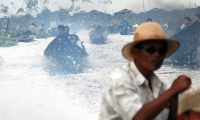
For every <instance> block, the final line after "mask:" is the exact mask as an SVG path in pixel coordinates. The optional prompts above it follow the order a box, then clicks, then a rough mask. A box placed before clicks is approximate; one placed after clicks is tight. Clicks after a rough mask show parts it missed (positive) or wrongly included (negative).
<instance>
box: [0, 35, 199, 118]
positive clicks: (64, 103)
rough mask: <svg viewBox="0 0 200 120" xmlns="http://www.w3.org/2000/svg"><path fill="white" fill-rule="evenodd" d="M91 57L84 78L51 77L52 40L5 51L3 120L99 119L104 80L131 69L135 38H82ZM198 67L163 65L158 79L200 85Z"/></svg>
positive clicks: (0, 82)
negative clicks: (48, 53)
mask: <svg viewBox="0 0 200 120" xmlns="http://www.w3.org/2000/svg"><path fill="white" fill-rule="evenodd" d="M77 34H78V35H79V37H80V38H81V40H82V41H84V45H85V47H86V49H87V52H88V53H89V57H88V60H89V67H88V68H87V69H85V71H84V72H83V73H80V74H68V75H50V74H49V73H48V72H47V71H46V69H45V68H46V63H47V60H46V59H45V57H44V56H43V52H44V49H45V48H46V46H47V45H48V44H49V43H50V42H51V40H52V39H53V38H48V39H36V40H35V41H33V42H29V43H19V45H18V46H14V47H1V48H0V54H1V55H2V56H3V58H4V60H5V63H4V67H3V69H2V70H1V71H0V95H1V97H0V120H77V119H82V120H97V119H98V111H99V105H100V100H101V91H102V88H103V85H104V82H105V80H107V79H108V77H109V74H110V73H111V72H113V70H115V69H116V68H119V67H121V66H123V65H125V64H126V62H127V61H126V60H124V59H123V58H122V56H121V48H122V46H123V45H124V44H126V43H127V42H130V41H132V38H133V36H132V35H127V36H121V35H118V34H116V35H110V36H109V37H108V41H107V44H103V45H95V44H90V41H89V37H88V31H81V32H79V33H77ZM198 72H199V68H195V69H194V68H186V67H175V66H169V65H164V66H163V67H162V68H161V69H160V70H159V71H157V73H158V75H159V77H160V78H161V79H162V80H164V81H166V82H167V83H168V86H170V85H171V83H172V81H173V79H175V78H176V77H177V76H178V75H180V74H186V75H188V76H190V77H191V78H192V80H193V85H199V82H200V80H199V76H200V75H199V74H198Z"/></svg>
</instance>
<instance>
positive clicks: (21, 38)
mask: <svg viewBox="0 0 200 120" xmlns="http://www.w3.org/2000/svg"><path fill="white" fill-rule="evenodd" d="M10 38H11V40H13V41H16V42H31V41H33V40H34V39H35V38H36V35H32V34H31V32H30V31H27V32H24V33H22V34H17V35H13V36H10Z"/></svg>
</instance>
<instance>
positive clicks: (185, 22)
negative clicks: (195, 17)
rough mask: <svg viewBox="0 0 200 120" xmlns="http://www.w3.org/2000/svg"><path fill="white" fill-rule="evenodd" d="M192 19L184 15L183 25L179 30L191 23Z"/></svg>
mask: <svg viewBox="0 0 200 120" xmlns="http://www.w3.org/2000/svg"><path fill="white" fill-rule="evenodd" d="M191 21H192V19H191V18H190V17H185V18H184V20H183V25H181V27H180V29H179V30H182V29H183V28H185V27H187V26H188V25H189V24H190V23H191Z"/></svg>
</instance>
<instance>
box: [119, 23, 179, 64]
mask: <svg viewBox="0 0 200 120" xmlns="http://www.w3.org/2000/svg"><path fill="white" fill-rule="evenodd" d="M152 40H159V41H164V42H166V43H167V53H166V54H165V58H167V57H169V56H170V55H172V54H173V53H174V52H175V51H176V50H177V49H178V48H179V46H180V43H179V42H178V41H176V40H172V39H168V38H166V36H165V32H164V30H163V28H162V27H161V26H160V25H159V24H158V23H156V22H146V23H143V24H141V25H140V26H139V27H138V28H137V29H136V31H135V34H134V38H133V42H131V43H128V44H126V45H125V46H124V47H123V48H122V55H123V56H124V58H125V59H127V60H130V61H131V60H133V55H132V48H133V47H135V46H136V45H137V44H139V43H141V42H145V41H152Z"/></svg>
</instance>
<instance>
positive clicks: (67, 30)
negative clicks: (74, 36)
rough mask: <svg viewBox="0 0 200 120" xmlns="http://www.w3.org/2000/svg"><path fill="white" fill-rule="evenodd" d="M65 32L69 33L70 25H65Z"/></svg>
mask: <svg viewBox="0 0 200 120" xmlns="http://www.w3.org/2000/svg"><path fill="white" fill-rule="evenodd" d="M65 33H66V34H69V27H68V26H65Z"/></svg>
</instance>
